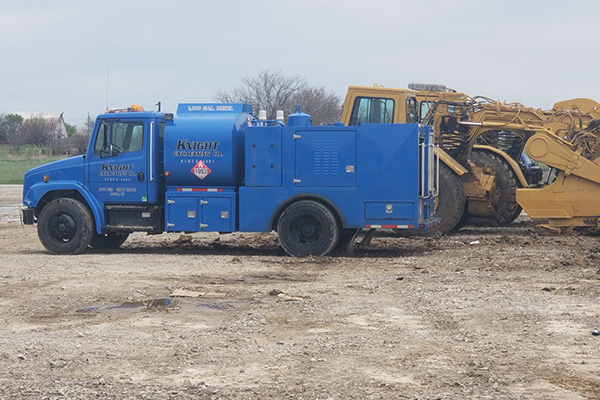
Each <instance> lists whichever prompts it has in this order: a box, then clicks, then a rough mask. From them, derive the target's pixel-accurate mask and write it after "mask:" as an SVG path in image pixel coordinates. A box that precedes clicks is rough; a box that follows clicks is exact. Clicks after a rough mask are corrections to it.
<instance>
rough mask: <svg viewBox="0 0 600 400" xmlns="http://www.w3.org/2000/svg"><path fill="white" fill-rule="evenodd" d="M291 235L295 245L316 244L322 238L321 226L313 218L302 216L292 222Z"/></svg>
mask: <svg viewBox="0 0 600 400" xmlns="http://www.w3.org/2000/svg"><path fill="white" fill-rule="evenodd" d="M291 233H292V235H291V236H292V238H293V240H294V241H295V242H296V243H299V244H302V245H310V244H313V243H317V242H318V241H319V240H320V239H321V236H322V229H321V224H320V223H319V221H318V220H317V219H316V218H315V217H313V216H310V215H307V216H303V217H300V218H298V219H297V220H296V221H295V222H294V224H293V225H292V232H291Z"/></svg>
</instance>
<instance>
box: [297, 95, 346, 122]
mask: <svg viewBox="0 0 600 400" xmlns="http://www.w3.org/2000/svg"><path fill="white" fill-rule="evenodd" d="M294 103H295V104H297V105H300V106H301V107H302V111H303V112H305V113H307V114H310V116H311V119H312V123H313V125H326V124H330V123H333V122H336V121H339V120H340V117H341V114H342V107H341V105H340V104H341V99H340V97H339V96H338V95H336V94H335V93H333V92H328V91H327V90H326V89H325V88H324V87H305V88H304V89H302V90H300V91H299V92H298V93H296V95H295V96H294Z"/></svg>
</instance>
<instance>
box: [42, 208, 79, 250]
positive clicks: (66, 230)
mask: <svg viewBox="0 0 600 400" xmlns="http://www.w3.org/2000/svg"><path fill="white" fill-rule="evenodd" d="M48 227H49V231H50V236H51V237H52V238H53V239H54V240H56V241H57V242H62V243H68V242H70V241H71V240H73V238H74V237H75V234H76V233H77V224H76V223H75V220H74V219H73V217H71V216H70V215H69V214H55V215H53V216H52V218H50V221H48Z"/></svg>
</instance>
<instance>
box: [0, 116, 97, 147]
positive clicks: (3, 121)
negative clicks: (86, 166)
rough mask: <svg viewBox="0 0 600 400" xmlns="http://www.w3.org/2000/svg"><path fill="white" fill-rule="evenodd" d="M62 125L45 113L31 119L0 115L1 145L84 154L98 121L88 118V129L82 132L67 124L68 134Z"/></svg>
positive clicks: (86, 125) (84, 127) (86, 127)
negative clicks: (43, 148)
mask: <svg viewBox="0 0 600 400" xmlns="http://www.w3.org/2000/svg"><path fill="white" fill-rule="evenodd" d="M59 125H60V119H59V118H48V117H46V116H44V115H43V114H36V115H31V116H30V117H29V118H24V117H23V116H22V115H20V114H0V144H4V145H9V146H16V147H19V146H37V147H48V148H51V149H53V153H54V154H61V153H63V152H70V153H83V152H84V151H85V148H86V147H87V142H88V140H89V137H90V133H91V131H92V128H93V126H94V121H93V120H92V119H91V118H90V117H89V116H88V119H87V121H86V123H85V124H84V126H83V127H81V128H79V129H77V127H76V126H75V125H71V124H68V123H64V131H63V130H62V129H61V127H60V126H59Z"/></svg>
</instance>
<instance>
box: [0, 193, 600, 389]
mask: <svg viewBox="0 0 600 400" xmlns="http://www.w3.org/2000/svg"><path fill="white" fill-rule="evenodd" d="M20 202H21V186H0V310H1V311H2V312H1V315H0V320H1V324H0V367H1V370H2V372H3V373H2V374H1V375H0V399H19V398H26V399H27V398H31V399H89V398H101V399H323V400H325V399H432V400H433V399H552V400H579V399H600V336H596V335H594V333H595V332H594V330H595V329H600V303H599V302H598V300H599V295H600V286H599V285H600V271H599V267H600V238H598V237H582V236H560V237H556V236H538V235H537V234H536V233H535V229H534V225H533V223H532V222H531V221H530V220H529V219H528V217H527V216H526V215H522V216H521V217H520V218H519V219H518V220H517V222H516V223H515V224H513V225H512V226H511V227H504V228H473V227H467V228H466V229H463V230H461V231H460V232H458V233H457V234H454V235H452V236H446V237H443V238H439V239H430V238H398V237H393V236H392V235H391V234H390V233H387V234H384V235H383V236H380V237H376V238H375V239H374V240H373V242H372V244H371V246H370V247H368V248H365V249H362V250H359V251H357V252H356V253H355V254H354V255H353V256H337V257H320V258H306V259H294V258H291V257H288V256H286V255H285V253H284V252H283V251H282V250H281V249H280V248H279V247H278V244H277V240H276V237H274V236H273V235H270V234H231V235H221V236H219V235H217V234H194V235H179V234H165V235H158V236H146V235H142V234H135V235H132V236H131V237H130V239H129V240H128V241H127V242H126V243H125V244H124V245H123V248H122V249H120V250H118V251H110V252H106V251H104V252H101V251H90V252H88V253H85V254H83V255H77V256H53V255H50V254H48V253H46V251H45V250H44V248H43V247H42V245H41V244H40V242H39V241H38V239H37V232H36V228H35V227H34V226H22V225H21V223H20V222H19V217H18V210H19V208H20ZM178 295H179V296H178ZM191 296H197V297H191Z"/></svg>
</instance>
